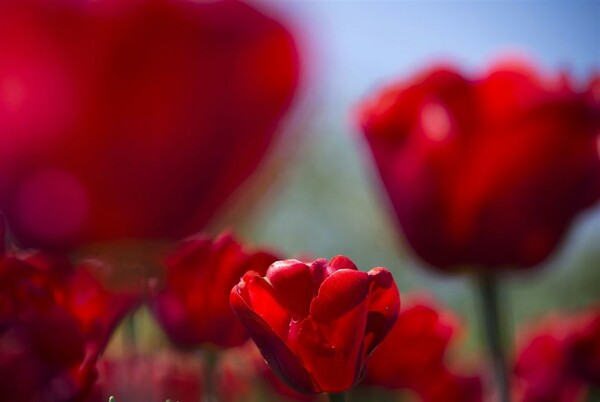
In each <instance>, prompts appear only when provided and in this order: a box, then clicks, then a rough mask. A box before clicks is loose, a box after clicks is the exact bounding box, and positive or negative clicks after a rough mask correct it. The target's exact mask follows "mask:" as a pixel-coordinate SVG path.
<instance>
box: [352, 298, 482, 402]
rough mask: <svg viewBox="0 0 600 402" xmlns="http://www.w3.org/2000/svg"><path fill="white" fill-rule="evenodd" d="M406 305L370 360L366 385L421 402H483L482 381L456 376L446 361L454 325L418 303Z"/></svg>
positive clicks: (450, 319)
mask: <svg viewBox="0 0 600 402" xmlns="http://www.w3.org/2000/svg"><path fill="white" fill-rule="evenodd" d="M403 305H406V302H403ZM409 305H410V307H408V308H405V309H404V310H402V311H401V312H400V315H399V316H398V320H397V321H396V324H394V327H393V328H392V330H391V331H390V333H389V334H388V336H387V337H386V338H385V339H384V340H383V342H381V344H380V345H379V346H378V347H377V349H375V351H374V352H373V355H371V357H370V359H369V364H368V366H367V375H366V377H365V379H364V384H368V385H377V386H380V387H385V388H389V389H404V390H411V391H414V392H415V393H416V394H418V395H419V396H420V397H421V399H422V400H423V401H425V402H442V401H444V402H445V401H448V402H450V401H456V402H469V401H471V402H475V401H481V400H482V399H483V395H482V384H481V379H480V378H479V377H475V376H473V377H462V376H459V375H456V374H454V373H452V372H451V371H450V370H449V369H448V367H447V363H446V361H445V358H446V352H447V349H448V345H449V342H450V339H451V337H452V335H453V334H454V332H455V328H456V326H457V323H456V319H454V317H452V316H451V314H450V313H448V312H446V311H443V310H440V309H438V308H435V307H433V305H432V303H431V302H428V301H425V300H420V299H419V298H416V299H413V300H412V301H411V302H410V303H409Z"/></svg>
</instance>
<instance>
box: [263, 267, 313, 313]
mask: <svg viewBox="0 0 600 402" xmlns="http://www.w3.org/2000/svg"><path fill="white" fill-rule="evenodd" d="M267 278H268V279H269V281H270V282H271V285H272V286H273V288H274V289H275V292H276V294H277V299H278V300H279V301H280V302H281V304H282V306H283V307H284V308H286V309H288V310H290V311H291V312H292V313H293V314H296V315H298V316H299V317H298V319H300V318H304V317H306V316H308V310H309V308H310V303H311V300H312V295H313V290H312V285H313V278H312V275H311V272H310V268H309V267H308V265H306V264H304V263H302V262H300V261H296V260H285V261H278V262H276V263H274V264H273V265H271V267H269V269H268V271H267Z"/></svg>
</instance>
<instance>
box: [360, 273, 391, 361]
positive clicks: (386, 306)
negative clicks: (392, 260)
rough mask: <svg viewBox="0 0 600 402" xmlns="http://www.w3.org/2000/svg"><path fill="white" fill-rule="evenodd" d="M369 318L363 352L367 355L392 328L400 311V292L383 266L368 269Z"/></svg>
mask: <svg viewBox="0 0 600 402" xmlns="http://www.w3.org/2000/svg"><path fill="white" fill-rule="evenodd" d="M368 275H369V279H371V287H370V290H369V318H368V320H367V328H366V331H365V348H364V353H366V354H367V355H369V354H370V353H371V352H372V351H373V349H374V348H375V346H377V345H378V344H379V343H380V342H381V341H382V340H383V338H384V337H385V336H386V335H387V333H388V332H389V331H390V330H391V329H392V327H393V326H394V323H395V322H396V320H397V319H398V314H399V313H400V294H399V292H398V287H397V286H396V283H395V282H394V278H393V277H392V274H391V273H390V272H389V271H388V270H386V269H385V268H373V269H372V270H370V271H369V274H368Z"/></svg>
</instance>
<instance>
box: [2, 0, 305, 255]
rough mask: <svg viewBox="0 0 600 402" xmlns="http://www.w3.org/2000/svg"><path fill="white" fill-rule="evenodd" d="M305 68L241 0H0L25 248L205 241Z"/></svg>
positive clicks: (11, 217) (9, 185) (6, 185)
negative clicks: (194, 237)
mask: <svg viewBox="0 0 600 402" xmlns="http://www.w3.org/2000/svg"><path fill="white" fill-rule="evenodd" d="M298 76H299V65H298V54H297V50H296V46H295V43H294V40H293V39H292V37H291V35H290V33H289V32H288V31H287V30H286V28H284V27H283V26H282V25H281V24H280V23H279V22H277V21H275V20H274V19H272V18H271V17H268V16H266V15H264V14H262V13H260V12H259V11H257V10H256V9H254V8H252V7H251V6H249V5H246V4H243V3H241V2H239V1H217V2H201V1H192V0H120V1H111V0H99V1H66V0H6V1H2V2H0V210H1V211H2V213H4V215H5V217H6V219H7V222H8V227H9V228H10V231H11V233H12V235H13V236H14V237H15V239H16V240H17V241H18V243H19V244H20V245H21V246H25V247H35V248H44V249H50V248H51V249H57V250H67V249H72V248H74V247H77V246H80V245H82V244H88V243H91V242H100V241H111V240H115V239H131V238H133V239H140V238H151V239H164V238H181V237H183V236H186V235H190V234H191V233H195V232H197V231H198V230H200V229H202V228H203V226H204V225H205V224H206V223H207V222H208V221H209V220H210V219H211V218H212V217H213V215H214V214H215V212H216V211H217V210H218V209H219V208H220V207H221V206H222V204H223V203H224V202H225V201H226V200H227V199H228V198H229V197H230V195H231V194H232V193H233V192H234V191H235V190H236V189H237V188H238V186H239V185H240V184H241V183H242V182H243V181H245V179H246V178H247V177H248V176H249V175H250V174H251V173H252V172H253V171H254V170H255V169H256V167H257V165H258V164H259V162H260V161H261V159H262V158H263V156H264V155H265V152H266V151H267V148H268V146H269V145H270V144H271V142H272V141H273V139H274V137H275V133H276V131H277V126H278V124H279V122H280V120H281V118H282V116H283V114H284V112H285V111H286V109H287V108H288V106H289V105H290V102H291V99H292V95H293V93H294V90H295V88H296V85H297V81H298Z"/></svg>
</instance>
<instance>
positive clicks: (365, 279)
mask: <svg viewBox="0 0 600 402" xmlns="http://www.w3.org/2000/svg"><path fill="white" fill-rule="evenodd" d="M369 284H370V280H369V276H368V274H367V273H366V272H360V271H354V270H350V269H340V270H338V271H335V272H334V273H333V274H331V275H330V276H329V277H328V278H326V279H325V280H324V281H323V283H322V285H321V287H320V288H319V293H318V295H317V297H315V299H314V300H313V302H312V304H311V305H310V315H311V317H312V318H313V319H314V320H315V321H317V322H323V323H327V322H329V321H332V320H334V319H336V318H338V317H340V316H342V315H344V314H346V313H348V312H349V311H351V310H352V309H354V308H356V307H357V306H358V305H360V304H361V303H362V302H363V301H364V300H365V298H366V297H367V294H368V292H369Z"/></svg>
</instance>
